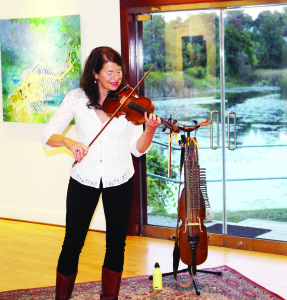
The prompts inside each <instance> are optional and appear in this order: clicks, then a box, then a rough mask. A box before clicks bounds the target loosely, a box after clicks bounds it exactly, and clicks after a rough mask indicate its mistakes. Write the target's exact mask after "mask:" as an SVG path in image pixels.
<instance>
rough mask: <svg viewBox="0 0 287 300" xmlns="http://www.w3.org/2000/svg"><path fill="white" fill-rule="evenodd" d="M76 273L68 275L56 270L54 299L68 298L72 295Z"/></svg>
mask: <svg viewBox="0 0 287 300" xmlns="http://www.w3.org/2000/svg"><path fill="white" fill-rule="evenodd" d="M76 277H77V273H75V274H73V275H70V276H63V275H62V274H61V273H59V272H58V271H57V279H56V300H68V299H70V297H71V295H72V291H73V288H74V284H75V280H76Z"/></svg>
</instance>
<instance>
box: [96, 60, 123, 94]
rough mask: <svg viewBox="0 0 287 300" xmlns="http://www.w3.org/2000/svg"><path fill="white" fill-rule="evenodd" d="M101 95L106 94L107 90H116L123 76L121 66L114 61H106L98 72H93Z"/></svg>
mask: <svg viewBox="0 0 287 300" xmlns="http://www.w3.org/2000/svg"><path fill="white" fill-rule="evenodd" d="M95 78H96V79H97V81H98V86H99V91H100V95H101V96H106V95H107V92H108V91H116V90H117V88H118V87H119V86H120V84H121V82H122V78H123V72H122V67H121V66H119V65H118V64H116V63H114V62H110V61H109V62H106V63H105V64H104V65H103V68H102V69H101V71H100V73H99V74H95Z"/></svg>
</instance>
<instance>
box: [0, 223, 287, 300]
mask: <svg viewBox="0 0 287 300" xmlns="http://www.w3.org/2000/svg"><path fill="white" fill-rule="evenodd" d="M64 233H65V229H64V228H63V227H57V226H49V225H40V224H33V223H26V222H18V221H10V220H3V219H0V243H1V246H0V266H1V267H0V268H1V269H0V270H1V271H0V291H8V290H15V289H25V288H35V287H43V286H54V285H55V273H56V270H55V269H56V264H57V260H58V255H59V252H60V249H61V245H62V241H63V237H64ZM173 246H174V242H172V241H166V240H158V239H152V238H146V237H128V239H127V247H126V260H125V266H124V272H123V277H132V276H141V275H150V274H152V271H153V269H154V264H155V262H158V263H159V264H160V267H161V270H162V272H163V273H164V272H171V271H172V252H173ZM208 251H209V254H208V258H207V260H206V262H205V263H204V264H202V265H201V266H200V267H199V268H203V267H204V268H208V267H216V266H221V265H227V266H229V267H231V268H233V269H235V270H237V271H238V272H240V273H242V274H243V275H245V276H246V277H248V278H250V279H251V280H253V281H255V282H256V283H258V284H260V285H262V286H264V287H266V288H267V289H269V290H271V291H273V292H275V293H277V294H278V295H280V296H282V297H283V298H285V299H287V284H286V282H287V275H286V270H287V257H286V256H282V255H273V254H264V253H258V252H250V251H244V250H234V249H228V248H221V247H214V246H209V247H208ZM104 252H105V233H102V232H95V231H89V233H88V236H87V240H86V244H85V246H84V249H83V252H82V255H81V257H80V263H79V273H78V277H77V280H76V283H79V282H86V281H97V280H100V278H101V266H102V263H103V259H104ZM185 267H186V266H185V265H181V268H185Z"/></svg>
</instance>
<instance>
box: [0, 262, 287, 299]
mask: <svg viewBox="0 0 287 300" xmlns="http://www.w3.org/2000/svg"><path fill="white" fill-rule="evenodd" d="M215 268H227V269H229V270H231V271H233V272H235V273H237V274H238V275H239V276H242V277H243V278H244V279H245V280H248V281H250V282H252V283H253V284H254V285H256V286H258V287H259V288H261V289H263V290H266V291H268V292H269V293H270V294H272V295H273V296H275V297H277V298H278V299H281V300H286V299H285V298H283V297H282V296H280V295H278V294H276V293H275V292H272V291H271V290H269V289H267V288H265V287H264V286H262V285H260V284H258V283H257V282H255V281H253V280H251V279H250V278H248V277H246V276H245V275H243V274H242V273H240V272H238V271H237V270H235V269H233V268H231V267H229V266H227V265H222V266H218V267H214V268H203V269H202V270H212V269H215ZM149 276H150V275H142V276H133V277H124V278H123V279H122V280H125V279H132V278H146V277H149ZM96 282H100V280H96V281H87V282H79V283H76V284H75V287H76V286H78V285H83V284H91V283H96ZM53 287H55V286H54V285H53V286H44V287H35V288H26V289H16V290H8V291H2V292H0V296H1V294H4V293H13V292H20V291H33V290H38V289H46V288H47V289H49V288H53Z"/></svg>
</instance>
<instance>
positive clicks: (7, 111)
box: [0, 15, 82, 123]
mask: <svg viewBox="0 0 287 300" xmlns="http://www.w3.org/2000/svg"><path fill="white" fill-rule="evenodd" d="M0 28H1V32H0V35H1V37H0V41H1V70H2V101H3V121H5V122H30V123H46V122H48V121H49V119H50V117H51V116H52V115H53V114H54V112H55V111H56V109H57V108H58V106H59V105H60V104H61V102H62V100H63V98H64V97H65V95H66V94H67V93H68V92H69V91H70V90H72V89H74V88H77V87H78V86H79V82H80V77H81V71H82V70H81V55H80V53H81V30H80V16H79V15H72V16H59V17H45V18H25V19H24V18H21V19H9V20H0Z"/></svg>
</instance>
